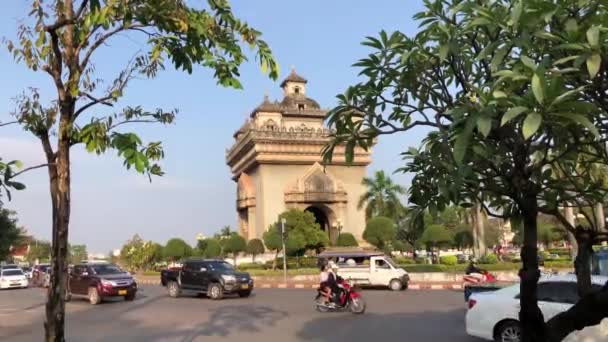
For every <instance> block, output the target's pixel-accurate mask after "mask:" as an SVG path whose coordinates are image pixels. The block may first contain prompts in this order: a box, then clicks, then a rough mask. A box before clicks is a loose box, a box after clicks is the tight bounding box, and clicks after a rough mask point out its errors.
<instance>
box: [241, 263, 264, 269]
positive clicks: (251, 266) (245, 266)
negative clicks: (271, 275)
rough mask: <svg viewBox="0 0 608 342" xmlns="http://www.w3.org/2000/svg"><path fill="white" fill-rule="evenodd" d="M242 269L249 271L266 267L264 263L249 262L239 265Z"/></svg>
mask: <svg viewBox="0 0 608 342" xmlns="http://www.w3.org/2000/svg"><path fill="white" fill-rule="evenodd" d="M237 268H238V269H239V270H241V271H249V270H265V269H266V267H265V265H263V264H258V263H254V262H247V263H242V264H240V265H238V267H237Z"/></svg>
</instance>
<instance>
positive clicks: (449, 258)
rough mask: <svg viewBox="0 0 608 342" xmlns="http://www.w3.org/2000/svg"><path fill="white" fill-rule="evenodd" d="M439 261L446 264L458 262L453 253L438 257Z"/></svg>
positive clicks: (451, 264) (450, 264)
mask: <svg viewBox="0 0 608 342" xmlns="http://www.w3.org/2000/svg"><path fill="white" fill-rule="evenodd" d="M439 262H440V263H441V264H443V265H446V266H454V265H456V264H458V257H456V256H455V255H446V256H442V257H440V258H439Z"/></svg>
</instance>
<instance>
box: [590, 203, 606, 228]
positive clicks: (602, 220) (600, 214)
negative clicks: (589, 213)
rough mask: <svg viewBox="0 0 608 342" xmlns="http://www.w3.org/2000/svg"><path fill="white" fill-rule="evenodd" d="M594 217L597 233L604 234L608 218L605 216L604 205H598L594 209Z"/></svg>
mask: <svg viewBox="0 0 608 342" xmlns="http://www.w3.org/2000/svg"><path fill="white" fill-rule="evenodd" d="M593 216H594V218H595V224H596V225H597V231H598V232H603V231H604V230H605V227H606V217H605V216H604V204H603V203H596V204H595V206H594V207H593Z"/></svg>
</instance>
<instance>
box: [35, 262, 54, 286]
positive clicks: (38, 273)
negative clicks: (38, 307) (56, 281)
mask: <svg viewBox="0 0 608 342" xmlns="http://www.w3.org/2000/svg"><path fill="white" fill-rule="evenodd" d="M50 267H51V265H49V264H38V265H34V267H33V268H32V280H31V283H32V285H33V286H44V283H45V279H46V274H47V270H48V269H49V268H50Z"/></svg>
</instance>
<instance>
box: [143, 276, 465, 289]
mask: <svg viewBox="0 0 608 342" xmlns="http://www.w3.org/2000/svg"><path fill="white" fill-rule="evenodd" d="M253 278H254V281H255V287H256V288H261V289H316V288H317V287H319V284H318V283H316V282H314V281H310V280H306V279H297V278H299V277H297V276H296V277H288V280H287V283H285V282H283V281H282V280H278V279H276V277H253ZM269 278H270V279H269ZM290 278H291V279H290ZM294 278H296V279H294ZM137 282H138V283H139V284H144V285H160V279H159V278H158V277H153V276H138V277H137ZM408 289H409V290H462V289H463V286H462V282H461V281H451V282H417V281H413V282H410V283H409V286H408Z"/></svg>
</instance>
